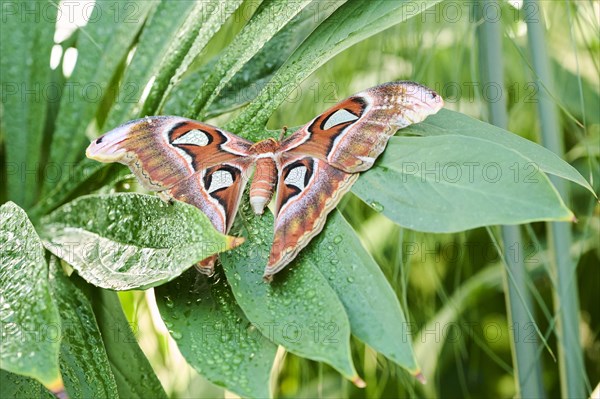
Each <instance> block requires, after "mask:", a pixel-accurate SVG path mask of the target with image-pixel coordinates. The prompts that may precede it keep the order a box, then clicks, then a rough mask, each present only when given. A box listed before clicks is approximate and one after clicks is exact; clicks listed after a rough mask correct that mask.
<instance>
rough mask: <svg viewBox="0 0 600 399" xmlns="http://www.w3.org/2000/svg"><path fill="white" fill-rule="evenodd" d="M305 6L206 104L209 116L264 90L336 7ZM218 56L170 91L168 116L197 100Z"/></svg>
mask: <svg viewBox="0 0 600 399" xmlns="http://www.w3.org/2000/svg"><path fill="white" fill-rule="evenodd" d="M330 4H331V3H328V7H326V8H325V9H323V8H321V7H306V8H304V9H303V10H302V12H301V13H299V14H298V15H296V16H295V17H294V18H293V19H292V20H291V21H289V22H288V23H287V24H285V26H284V27H283V28H282V29H281V30H280V31H279V32H277V33H276V34H275V35H274V36H273V37H272V38H271V40H269V41H268V42H267V43H265V45H264V46H263V47H262V48H261V49H260V51H258V52H257V53H256V54H255V55H254V56H253V57H252V59H250V60H249V61H248V62H246V63H245V64H244V65H243V67H242V68H241V69H240V70H239V71H238V72H237V73H236V74H235V75H234V76H233V77H232V78H231V80H229V81H228V82H227V83H226V84H225V86H224V87H223V88H222V90H221V91H220V93H219V95H218V96H217V97H216V98H215V99H214V101H213V102H212V103H211V104H210V105H207V107H206V109H205V110H204V111H203V114H204V116H205V117H206V118H210V117H213V116H216V115H221V114H223V113H225V112H228V111H231V110H233V109H235V108H238V107H240V106H241V105H243V104H245V103H247V102H249V101H250V100H252V98H253V97H254V96H255V95H256V94H257V93H258V91H260V89H262V88H263V87H264V86H265V85H266V84H267V82H268V81H269V79H270V78H271V76H272V75H273V73H275V71H276V70H277V69H279V67H281V65H282V64H283V63H284V62H285V60H286V59H287V58H288V57H289V55H290V54H291V53H292V52H293V51H294V50H295V49H296V48H297V47H298V45H299V44H300V43H301V42H302V40H304V38H305V37H306V36H307V35H308V34H309V33H310V32H311V31H312V30H313V29H314V28H315V27H316V26H318V25H319V23H321V22H322V21H323V20H324V19H325V18H327V17H328V16H329V15H330V13H331V12H333V11H334V10H335V9H334V8H333V7H331V6H330ZM217 61H218V57H215V58H214V59H212V60H211V61H209V62H208V63H207V64H206V65H204V66H202V67H201V68H200V69H198V70H197V71H194V72H192V73H190V74H189V75H188V76H186V77H185V78H184V79H183V80H182V81H181V82H179V83H178V84H177V85H176V86H175V87H174V88H173V91H172V92H171V95H170V96H169V98H168V99H167V100H166V103H165V105H164V107H163V109H162V112H163V113H164V114H165V115H182V114H183V113H184V112H185V111H186V110H187V109H188V108H189V105H190V104H191V103H192V101H193V100H194V97H195V96H196V93H195V91H193V90H190V87H201V86H202V84H203V82H204V81H205V80H206V78H207V77H208V76H210V73H211V72H212V71H213V69H214V67H215V65H216V63H217Z"/></svg>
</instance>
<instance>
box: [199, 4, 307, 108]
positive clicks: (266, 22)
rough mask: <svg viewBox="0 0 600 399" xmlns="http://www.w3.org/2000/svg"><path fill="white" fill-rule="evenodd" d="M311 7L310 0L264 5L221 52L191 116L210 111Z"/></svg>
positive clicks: (203, 85)
mask: <svg viewBox="0 0 600 399" xmlns="http://www.w3.org/2000/svg"><path fill="white" fill-rule="evenodd" d="M308 3H310V0H297V1H293V2H281V1H278V0H265V1H263V2H262V3H261V5H260V6H259V7H258V10H256V12H255V13H254V15H253V16H252V18H251V19H250V21H249V22H248V24H247V25H246V26H244V28H243V29H242V30H241V32H239V33H238V35H237V37H236V40H234V41H233V42H232V43H231V44H230V45H229V47H227V48H226V49H225V50H223V51H222V52H221V54H220V56H219V59H218V60H217V62H216V63H215V65H213V69H212V71H211V73H210V74H209V75H208V76H207V77H206V79H205V80H204V82H203V83H202V86H201V87H200V88H199V90H197V93H198V94H197V96H196V98H195V99H194V101H193V103H192V106H191V108H190V110H189V111H188V112H187V116H190V117H196V116H198V114H200V115H201V116H202V115H203V114H204V112H203V111H204V110H205V109H206V107H207V106H208V105H210V104H211V103H212V102H213V101H214V100H215V99H216V98H217V96H218V95H219V94H220V93H221V90H223V88H224V87H225V85H226V84H227V83H228V82H229V81H230V80H231V78H233V77H234V75H235V74H236V73H237V72H238V71H239V70H240V69H242V67H243V66H244V65H245V64H246V63H247V62H248V61H249V60H250V59H251V58H252V56H254V55H255V54H256V53H257V52H259V51H260V49H261V48H262V47H263V46H264V45H265V43H266V42H267V41H269V40H270V39H271V38H272V37H273V36H274V35H275V33H277V32H278V31H279V30H280V29H281V28H282V27H283V26H285V25H286V24H287V23H288V22H289V21H290V20H291V19H292V18H293V17H294V16H296V14H298V13H299V12H300V11H302V9H303V8H304V7H305V6H306V5H307V4H308Z"/></svg>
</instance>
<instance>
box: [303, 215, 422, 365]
mask: <svg viewBox="0 0 600 399" xmlns="http://www.w3.org/2000/svg"><path fill="white" fill-rule="evenodd" d="M324 254H325V256H323V255H324ZM307 262H309V263H312V264H313V265H315V267H316V268H317V269H318V270H319V271H320V272H321V274H322V275H323V277H325V278H326V279H327V282H328V283H329V285H330V286H331V288H333V289H334V290H335V292H336V293H337V295H338V298H339V299H340V301H341V302H342V303H343V304H344V308H345V309H346V313H347V314H348V319H349V320H350V328H351V331H352V335H354V336H356V337H357V338H359V339H360V340H361V341H363V342H365V343H367V344H369V346H371V347H372V348H373V349H375V350H377V352H379V353H381V354H383V355H385V356H386V357H387V358H389V359H391V360H393V361H394V362H396V363H398V364H399V365H400V366H402V367H404V368H405V369H407V370H408V371H410V372H411V373H412V374H414V375H417V374H418V373H419V368H418V366H417V363H416V360H415V357H414V354H413V351H412V346H411V337H410V331H409V329H408V328H407V326H408V325H407V323H406V318H405V317H404V312H403V311H402V308H401V307H400V303H399V302H398V298H397V297H396V294H395V293H394V291H393V290H392V287H391V286H390V284H389V283H388V281H387V280H386V278H385V276H384V274H383V273H382V271H381V269H380V268H379V265H377V263H375V261H374V260H373V258H372V257H371V255H370V254H369V253H368V252H367V251H366V250H365V249H364V247H363V246H362V244H361V242H360V240H359V239H358V237H357V236H356V233H355V232H354V230H353V229H352V227H351V226H350V225H349V224H348V222H346V220H345V219H344V217H343V216H342V214H341V213H339V212H338V211H334V212H332V213H331V215H329V217H328V220H327V225H326V226H325V229H324V230H323V232H321V233H320V234H319V236H318V237H317V238H316V239H315V241H314V243H312V244H311V246H310V247H309V248H307V249H306V250H305V254H304V256H303V257H302V258H301V262H300V264H298V266H297V267H299V268H302V267H304V265H305V263H307Z"/></svg>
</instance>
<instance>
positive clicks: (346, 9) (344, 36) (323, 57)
mask: <svg viewBox="0 0 600 399" xmlns="http://www.w3.org/2000/svg"><path fill="white" fill-rule="evenodd" d="M440 1H441V0H429V1H422V2H413V1H369V2H365V1H361V0H350V1H348V2H346V3H344V4H343V5H342V6H340V7H339V8H338V9H337V10H336V11H335V12H334V13H333V14H331V16H330V17H329V18H327V19H326V20H325V21H324V22H323V23H322V24H320V25H319V26H318V27H317V29H315V30H314V31H313V32H312V33H311V35H310V36H309V37H308V38H307V39H306V40H305V41H304V42H303V43H302V44H301V45H300V47H298V49H297V50H296V51H295V52H294V53H293V54H292V55H291V56H290V58H288V60H287V61H286V63H285V64H284V65H283V66H282V67H281V68H280V69H279V70H278V71H277V73H276V74H275V76H274V77H273V79H272V80H271V82H269V84H268V85H267V86H266V87H265V88H264V89H263V90H262V91H261V92H260V94H259V95H258V97H257V98H256V99H255V100H254V101H253V102H252V103H250V104H249V105H248V106H247V107H246V108H245V109H244V111H243V112H242V113H241V114H240V116H238V117H237V118H236V119H235V120H234V121H233V122H231V123H230V124H229V125H228V126H227V129H228V130H230V131H233V132H238V131H242V130H243V131H261V130H262V129H263V128H264V126H265V124H266V123H267V120H268V119H269V117H270V116H271V114H272V113H273V111H274V110H275V109H276V108H277V107H278V106H279V105H280V104H281V103H282V102H283V101H284V100H285V99H286V98H287V96H288V95H289V93H290V92H291V91H292V90H294V88H295V87H296V86H297V85H298V84H299V83H300V82H302V81H303V80H304V79H306V77H308V76H309V75H310V74H311V73H313V72H314V71H315V70H316V69H317V68H318V67H320V66H321V65H323V64H325V63H326V62H327V61H329V60H330V59H331V58H333V56H335V55H336V54H338V53H340V52H341V51H343V50H345V49H347V48H348V47H350V46H352V45H353V44H356V43H358V42H359V41H361V40H364V39H366V38H367V37H370V36H373V35H375V34H376V33H379V32H381V31H383V30H384V29H386V28H389V27H390V26H393V25H396V24H398V23H400V22H402V21H405V20H407V19H409V18H411V17H414V16H416V15H419V14H420V13H421V12H423V11H424V10H426V9H427V8H429V7H432V6H434V5H435V4H437V3H439V2H440Z"/></svg>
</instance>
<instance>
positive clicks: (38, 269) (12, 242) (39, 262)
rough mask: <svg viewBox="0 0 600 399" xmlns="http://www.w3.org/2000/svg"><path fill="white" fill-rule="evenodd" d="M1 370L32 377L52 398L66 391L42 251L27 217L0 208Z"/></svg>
mask: <svg viewBox="0 0 600 399" xmlns="http://www.w3.org/2000/svg"><path fill="white" fill-rule="evenodd" d="M0 221H1V225H0V259H1V260H2V264H1V266H0V321H1V323H2V329H1V332H0V334H1V338H2V339H1V340H0V368H2V369H4V370H7V371H10V372H13V373H17V374H22V375H25V376H28V377H33V378H35V379H36V380H38V381H40V382H41V383H42V384H44V385H45V386H46V387H48V388H49V389H51V390H52V391H53V392H57V391H59V390H61V389H62V380H61V377H60V371H59V367H58V352H59V347H60V340H59V339H51V338H52V337H50V336H49V335H48V334H49V333H50V332H51V331H54V330H55V329H56V328H60V320H59V315H58V311H57V309H56V307H55V306H54V304H53V302H52V297H51V295H50V289H49V286H48V265H47V263H46V260H45V259H44V247H43V246H42V243H41V241H40V239H39V237H38V236H37V234H36V232H35V230H34V228H33V225H32V224H31V222H29V219H27V215H26V214H25V212H24V211H23V210H22V209H21V208H19V207H18V206H17V205H15V204H14V203H12V202H8V203H6V204H4V205H2V206H1V207H0Z"/></svg>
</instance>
